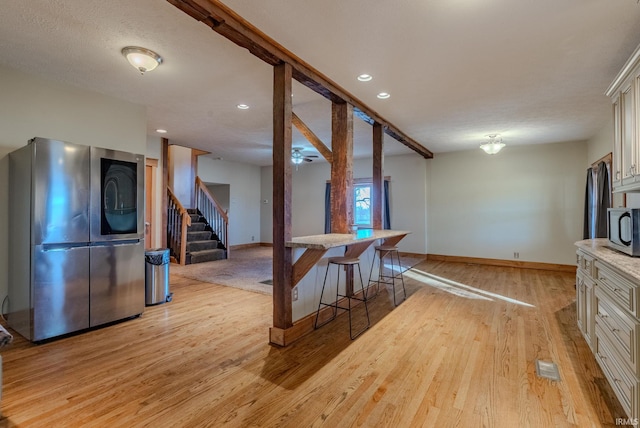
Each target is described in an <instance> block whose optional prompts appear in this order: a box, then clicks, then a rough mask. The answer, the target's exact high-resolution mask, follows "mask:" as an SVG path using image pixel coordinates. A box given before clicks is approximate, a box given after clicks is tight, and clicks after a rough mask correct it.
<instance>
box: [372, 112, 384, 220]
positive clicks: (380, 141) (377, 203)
mask: <svg viewBox="0 0 640 428" xmlns="http://www.w3.org/2000/svg"><path fill="white" fill-rule="evenodd" d="M383 149H384V134H383V132H382V125H380V124H379V123H377V122H376V123H374V124H373V175H372V177H373V179H372V186H371V214H372V215H373V222H372V223H373V228H374V229H384V226H383V224H382V191H383V180H384V175H383V173H384V171H383V169H384V153H383Z"/></svg>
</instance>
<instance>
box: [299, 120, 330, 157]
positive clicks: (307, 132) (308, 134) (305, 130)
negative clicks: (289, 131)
mask: <svg viewBox="0 0 640 428" xmlns="http://www.w3.org/2000/svg"><path fill="white" fill-rule="evenodd" d="M291 122H292V123H293V126H295V127H296V128H297V129H298V131H300V133H301V134H302V135H303V136H304V137H305V138H306V139H307V140H309V142H310V143H311V144H312V145H313V147H315V148H316V150H318V152H320V154H321V155H322V156H323V157H324V158H325V159H326V160H327V162H329V163H331V162H332V161H333V154H332V153H331V150H329V148H328V147H327V146H326V145H325V144H324V143H323V142H322V140H321V139H320V138H318V136H317V135H316V134H314V133H313V131H312V130H311V129H309V127H308V126H307V125H306V124H305V123H304V122H303V121H302V119H300V118H299V117H298V115H296V114H295V113H293V112H292V113H291Z"/></svg>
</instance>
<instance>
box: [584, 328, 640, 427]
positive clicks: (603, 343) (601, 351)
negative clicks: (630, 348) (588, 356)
mask: <svg viewBox="0 0 640 428" xmlns="http://www.w3.org/2000/svg"><path fill="white" fill-rule="evenodd" d="M601 333H602V330H601V329H600V328H599V326H596V344H595V345H596V346H595V351H596V359H597V360H598V363H599V364H600V367H601V368H602V371H603V372H604V374H605V376H606V377H607V380H608V381H609V384H610V385H611V388H612V389H613V392H614V393H615V394H616V397H618V400H619V401H620V404H621V405H622V407H623V408H624V410H625V412H626V413H627V415H628V416H629V417H637V413H636V412H637V411H638V409H637V403H636V401H637V399H638V396H637V394H638V382H637V380H634V377H633V376H632V375H630V374H629V373H628V372H626V371H625V370H624V369H623V368H621V367H620V365H619V364H618V363H617V362H616V357H615V352H613V351H612V350H611V345H610V344H609V343H608V341H607V340H606V339H605V338H603V337H602V335H601Z"/></svg>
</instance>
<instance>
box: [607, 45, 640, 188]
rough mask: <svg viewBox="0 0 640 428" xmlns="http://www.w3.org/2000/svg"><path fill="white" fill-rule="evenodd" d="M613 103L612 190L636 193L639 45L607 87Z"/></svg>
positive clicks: (639, 154) (639, 175) (638, 176)
mask: <svg viewBox="0 0 640 428" xmlns="http://www.w3.org/2000/svg"><path fill="white" fill-rule="evenodd" d="M607 95H608V96H609V97H611V100H612V102H613V125H614V135H613V142H614V143H613V150H612V152H613V168H612V169H613V170H612V171H611V175H612V177H611V182H612V186H613V190H614V191H616V192H640V129H639V127H640V102H639V101H640V46H638V48H636V50H635V52H634V53H633V55H631V57H630V58H629V60H628V61H627V63H626V64H625V66H624V67H623V68H622V70H621V71H620V72H619V73H618V75H617V76H616V78H615V80H614V81H613V83H611V85H610V86H609V89H607Z"/></svg>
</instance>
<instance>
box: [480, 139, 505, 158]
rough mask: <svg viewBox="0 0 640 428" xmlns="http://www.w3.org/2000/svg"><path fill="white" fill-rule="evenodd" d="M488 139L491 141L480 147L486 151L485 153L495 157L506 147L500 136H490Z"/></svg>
mask: <svg viewBox="0 0 640 428" xmlns="http://www.w3.org/2000/svg"><path fill="white" fill-rule="evenodd" d="M487 137H488V138H489V141H487V142H486V143H483V144H481V145H480V148H481V149H482V150H484V151H485V153H487V154H489V155H495V154H496V153H498V152H499V151H500V150H502V148H503V147H504V146H505V144H504V143H503V142H502V137H500V134H489V135H487Z"/></svg>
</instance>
